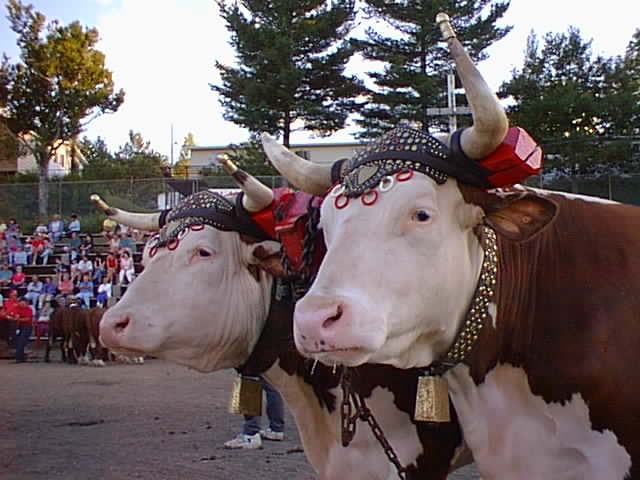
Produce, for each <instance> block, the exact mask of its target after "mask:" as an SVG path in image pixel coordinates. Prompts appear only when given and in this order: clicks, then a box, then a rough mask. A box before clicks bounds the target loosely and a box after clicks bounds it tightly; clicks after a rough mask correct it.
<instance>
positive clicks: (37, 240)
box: [31, 237, 44, 250]
mask: <svg viewBox="0 0 640 480" xmlns="http://www.w3.org/2000/svg"><path fill="white" fill-rule="evenodd" d="M42 247H44V240H43V239H42V238H41V237H33V239H32V240H31V248H32V249H34V250H40V249H41V248H42Z"/></svg>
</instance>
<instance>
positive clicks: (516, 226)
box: [461, 185, 559, 242]
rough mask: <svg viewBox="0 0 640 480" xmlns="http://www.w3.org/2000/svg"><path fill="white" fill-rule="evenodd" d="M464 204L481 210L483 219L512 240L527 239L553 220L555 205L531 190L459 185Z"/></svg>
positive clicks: (556, 211)
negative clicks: (488, 189)
mask: <svg viewBox="0 0 640 480" xmlns="http://www.w3.org/2000/svg"><path fill="white" fill-rule="evenodd" d="M461 190H462V194H463V197H464V199H465V201H466V202H467V203H470V204H473V205H475V206H479V207H481V208H482V210H483V211H484V218H483V220H482V221H483V222H484V223H485V224H487V225H489V226H490V227H491V228H493V229H494V230H495V231H497V232H498V233H500V234H501V235H503V236H504V237H506V238H508V239H510V240H513V241H515V242H524V241H526V240H529V239H530V238H532V237H533V236H534V235H536V234H537V233H539V232H541V231H542V230H543V229H544V228H545V227H546V226H547V225H549V223H551V222H552V221H553V219H554V218H555V217H556V215H557V213H558V208H559V207H558V204H557V203H556V202H554V201H553V200H550V199H549V198H546V197H544V196H543V195H540V194H538V193H537V192H535V191H533V190H524V189H515V188H514V189H502V190H493V191H490V192H487V191H485V190H481V189H479V188H475V187H469V186H467V185H465V186H463V187H462V188H461Z"/></svg>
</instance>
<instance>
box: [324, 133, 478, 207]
mask: <svg viewBox="0 0 640 480" xmlns="http://www.w3.org/2000/svg"><path fill="white" fill-rule="evenodd" d="M461 132H462V130H458V131H456V132H455V133H454V134H453V135H452V138H451V149H449V148H448V147H447V146H446V145H445V144H444V143H442V142H441V141H439V140H438V139H436V138H435V137H432V136H431V135H428V134H426V133H424V132H422V131H420V130H415V129H413V128H406V127H400V128H395V129H393V130H391V131H390V132H387V133H386V134H384V135H382V136H381V137H380V138H379V139H377V140H375V141H374V142H372V143H370V144H369V145H367V146H366V147H365V148H364V149H363V150H361V151H359V152H358V153H356V154H355V155H354V156H353V157H352V158H351V159H350V160H344V161H341V162H336V163H335V164H334V167H333V171H332V177H333V178H332V179H333V181H334V183H335V182H341V183H342V185H343V186H344V187H345V190H344V195H346V196H347V197H357V196H359V195H361V194H363V193H364V192H366V191H367V190H369V189H371V188H374V187H375V186H376V185H378V184H379V183H380V181H381V180H382V178H383V177H386V176H390V175H393V174H395V173H397V172H400V171H403V170H415V171H418V172H421V173H424V174H425V175H427V176H429V177H431V178H432V179H433V180H434V181H435V182H436V183H438V184H442V183H444V182H445V181H446V180H447V177H450V176H451V177H454V178H456V179H458V180H460V181H462V182H465V183H469V184H472V185H477V186H481V187H485V188H486V187H488V186H490V185H489V184H488V180H487V176H488V173H489V172H487V170H486V169H484V168H483V167H481V166H480V165H479V164H478V163H477V162H476V161H474V160H472V159H470V158H468V157H467V156H466V155H465V154H464V153H463V152H462V149H461V148H460V134H461Z"/></svg>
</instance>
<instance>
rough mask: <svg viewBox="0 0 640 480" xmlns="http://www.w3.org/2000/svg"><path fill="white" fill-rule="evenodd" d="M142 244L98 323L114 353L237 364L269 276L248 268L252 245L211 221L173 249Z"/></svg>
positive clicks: (215, 365)
mask: <svg viewBox="0 0 640 480" xmlns="http://www.w3.org/2000/svg"><path fill="white" fill-rule="evenodd" d="M150 253H151V252H150V248H149V245H147V246H146V247H145V251H144V259H143V263H144V266H145V268H144V271H143V272H142V274H140V276H139V277H138V278H136V279H135V280H134V282H133V283H132V284H131V286H130V287H129V288H128V289H127V292H126V294H125V295H124V297H123V298H122V299H121V300H120V301H119V302H118V303H117V304H116V305H115V306H113V307H112V308H110V309H108V310H107V312H106V313H105V315H104V317H103V318H102V321H101V323H100V339H101V341H102V343H103V344H105V346H107V347H108V348H111V349H113V350H115V351H117V352H123V353H129V354H142V353H144V354H151V355H154V356H158V357H160V358H164V359H167V360H171V361H173V362H176V363H179V364H183V365H187V366H189V367H192V368H195V369H198V370H201V371H211V370H217V369H222V368H229V367H234V366H238V365H240V364H241V363H242V362H243V361H244V360H245V359H246V358H247V357H248V355H249V352H250V351H251V349H252V348H253V345H254V344H255V342H256V341H257V338H258V335H259V332H260V331H261V330H262V326H263V325H264V321H265V319H266V317H267V311H268V308H269V294H270V286H271V279H270V277H268V276H267V275H265V274H261V275H260V281H257V280H256V279H255V278H254V276H252V275H251V273H250V272H249V270H248V269H247V267H248V265H249V264H250V263H251V259H252V246H250V245H247V244H245V243H244V242H242V241H241V240H240V237H239V235H238V234H237V233H234V232H222V231H219V230H216V229H214V228H213V227H208V226H207V227H204V229H202V230H199V231H188V233H187V234H186V235H185V236H184V237H183V238H182V239H181V240H180V241H179V244H178V246H177V248H175V250H169V249H168V248H167V247H162V248H159V249H157V252H155V255H153V256H151V255H150Z"/></svg>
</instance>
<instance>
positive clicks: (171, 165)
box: [169, 123, 173, 168]
mask: <svg viewBox="0 0 640 480" xmlns="http://www.w3.org/2000/svg"><path fill="white" fill-rule="evenodd" d="M169 168H173V123H172V124H171V161H170V162H169Z"/></svg>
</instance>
